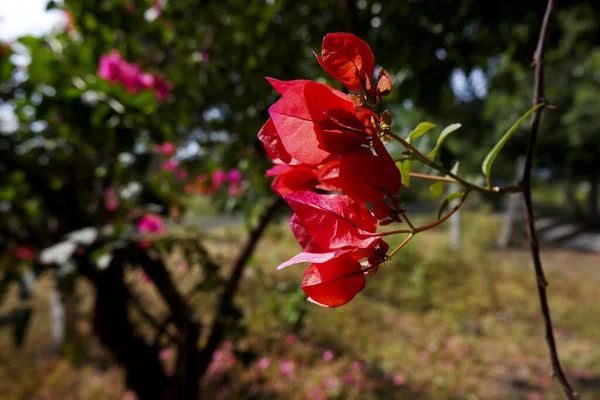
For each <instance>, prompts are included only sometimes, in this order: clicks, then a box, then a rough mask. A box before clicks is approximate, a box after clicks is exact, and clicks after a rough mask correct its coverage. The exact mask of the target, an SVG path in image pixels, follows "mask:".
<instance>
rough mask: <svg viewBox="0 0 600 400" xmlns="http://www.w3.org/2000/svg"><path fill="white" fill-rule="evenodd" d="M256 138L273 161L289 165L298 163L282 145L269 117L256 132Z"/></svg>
mask: <svg viewBox="0 0 600 400" xmlns="http://www.w3.org/2000/svg"><path fill="white" fill-rule="evenodd" d="M258 140H260V141H261V142H262V144H263V147H264V148H265V151H266V152H267V154H268V156H269V158H270V159H271V160H272V161H273V162H274V163H276V164H277V163H284V164H290V165H298V164H299V162H298V161H296V160H293V159H292V156H290V153H288V152H287V150H286V149H285V147H283V143H282V142H281V138H280V137H279V133H277V130H276V129H275V125H274V124H273V121H272V120H271V118H269V119H268V120H267V122H266V123H265V125H264V126H263V127H262V128H261V129H260V131H259V132H258Z"/></svg>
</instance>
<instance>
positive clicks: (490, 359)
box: [0, 215, 600, 400]
mask: <svg viewBox="0 0 600 400" xmlns="http://www.w3.org/2000/svg"><path fill="white" fill-rule="evenodd" d="M471 218H473V220H472V222H471V223H469V224H465V226H466V232H465V237H464V239H465V240H464V241H463V243H464V249H463V251H461V252H454V251H452V250H451V249H450V248H449V246H448V243H447V236H446V234H445V232H444V231H443V230H440V231H437V232H433V233H425V234H422V235H419V236H418V237H417V238H415V240H414V241H413V242H411V244H410V245H409V246H408V247H407V248H405V249H403V250H402V251H401V252H400V253H399V254H398V255H397V257H396V259H395V260H394V261H393V262H392V263H391V264H390V265H387V266H385V267H384V268H382V269H381V270H380V271H379V272H378V273H377V274H376V275H375V276H371V277H369V278H368V282H367V288H366V289H365V291H363V292H362V293H361V294H359V295H358V296H357V298H356V299H355V300H354V301H353V302H351V303H350V304H348V305H347V306H344V307H341V308H337V309H324V308H320V307H317V306H314V305H311V304H307V303H305V301H304V296H303V295H302V293H301V292H300V291H299V290H298V286H299V283H300V280H301V276H302V270H303V268H302V267H301V266H296V267H290V268H288V269H285V270H283V271H279V272H277V271H275V269H274V268H275V266H276V265H277V264H279V263H280V262H281V261H283V260H285V259H287V258H289V257H291V256H292V255H294V254H295V253H296V252H297V250H298V248H297V245H296V244H295V243H294V242H293V240H292V238H291V235H290V234H289V233H288V232H287V228H286V227H285V226H284V225H281V226H274V227H273V228H272V229H271V230H270V232H269V235H268V236H267V237H266V238H264V240H263V241H262V242H261V244H260V247H259V249H258V252H257V254H256V257H255V258H254V260H253V262H252V265H251V266H250V268H249V269H248V271H247V274H246V277H245V280H244V284H243V287H242V291H241V293H240V297H239V301H238V304H239V305H240V306H241V307H242V309H243V310H244V319H245V323H246V333H245V335H243V336H242V338H241V339H239V340H234V344H233V345H232V348H230V345H229V344H227V345H226V346H225V347H224V348H223V349H221V350H220V351H219V353H218V355H217V361H216V362H215V366H214V367H213V368H212V370H211V373H210V375H209V379H208V381H209V382H208V383H207V386H206V390H207V391H208V390H210V392H211V395H210V398H211V399H212V398H222V399H238V398H254V399H279V398H280V399H527V400H536V399H544V400H546V399H550V400H552V399H562V398H563V397H562V396H561V389H560V387H559V385H558V384H557V383H556V382H555V381H554V380H553V379H552V378H551V376H550V364H549V360H548V355H547V349H546V345H545V342H544V338H543V324H542V320H541V317H540V314H539V305H538V300H537V296H536V289H535V280H534V276H533V272H532V271H531V266H530V261H529V253H528V252H527V250H526V249H516V250H509V251H494V250H490V249H491V247H492V246H491V243H493V240H494V238H495V234H496V232H497V225H498V222H497V221H496V220H493V219H492V218H488V217H483V216H481V215H472V216H471ZM471 218H470V220H471ZM238 241H239V234H238V233H237V232H235V231H233V230H225V229H223V230H219V231H216V232H215V233H214V235H213V240H212V241H211V246H210V248H211V252H212V253H213V254H214V255H215V256H216V257H217V258H219V259H222V260H226V259H228V258H230V257H231V256H232V254H235V250H236V249H237V243H239V242H238ZM543 258H544V263H545V267H546V270H547V278H548V280H549V281H550V287H549V295H550V303H551V308H552V312H553V317H554V321H555V329H556V334H557V340H558V346H559V352H560V355H561V358H562V360H563V362H564V365H565V368H566V371H567V374H568V375H569V376H570V377H571V378H572V379H573V383H574V386H575V387H576V388H577V389H578V390H579V391H580V393H581V398H582V399H583V400H586V399H600V322H599V321H600V319H599V318H598V315H599V307H598V299H600V269H599V268H600V255H598V254H586V253H578V252H573V251H570V250H562V249H550V248H547V249H544V254H543ZM174 268H176V267H174ZM177 274H178V275H177V276H180V275H179V274H181V273H180V272H177ZM181 277H183V275H181ZM130 278H131V279H132V280H135V279H139V276H136V275H135V274H132V275H131V277H130ZM49 285H50V281H49V279H44V280H43V281H42V283H41V284H40V285H39V287H38V289H37V292H36V297H35V308H36V313H35V316H34V320H33V324H32V329H30V330H29V332H28V335H27V338H26V344H25V347H24V348H23V349H20V350H19V349H15V348H14V347H13V345H12V341H11V340H10V334H9V332H7V331H1V332H0V349H1V352H0V357H1V358H0V360H1V364H0V398H2V399H40V398H42V399H121V398H123V396H124V388H123V376H122V372H121V371H120V369H119V368H118V367H116V366H114V364H113V363H112V362H111V358H110V357H109V356H107V355H106V354H104V353H103V352H102V350H101V348H100V347H99V346H98V345H97V344H96V343H95V341H94V340H93V339H90V340H89V346H88V350H89V355H88V357H87V360H86V362H84V363H83V365H82V366H80V367H78V368H75V367H72V366H71V365H70V364H69V363H68V362H67V361H65V360H64V358H62V357H59V356H58V355H56V353H55V352H54V351H53V350H52V343H51V340H50V333H49V332H50V330H49V311H48V296H49V287H50V286H49ZM140 285H142V284H140ZM140 287H143V286H140ZM81 293H85V290H83V291H82V292H81ZM88 293H89V292H88ZM149 296H150V297H149V298H150V299H152V298H155V297H154V296H152V295H151V294H149ZM86 297H87V298H88V301H89V296H86ZM203 300H204V299H203V298H202V297H201V296H199V297H197V298H195V301H198V302H199V303H200V302H201V301H203ZM10 306H11V305H10V304H8V305H6V306H5V307H10ZM156 309H157V313H158V312H160V310H161V307H160V305H158V304H157V308H156ZM82 328H83V329H84V330H85V329H89V328H88V327H86V325H85V324H83V327H82Z"/></svg>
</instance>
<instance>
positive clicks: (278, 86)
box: [266, 78, 311, 96]
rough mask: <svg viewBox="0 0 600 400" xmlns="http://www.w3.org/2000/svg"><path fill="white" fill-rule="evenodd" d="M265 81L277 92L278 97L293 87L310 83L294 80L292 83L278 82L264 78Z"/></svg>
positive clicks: (305, 80)
mask: <svg viewBox="0 0 600 400" xmlns="http://www.w3.org/2000/svg"><path fill="white" fill-rule="evenodd" d="M266 79H267V81H269V83H270V84H271V86H273V89H275V90H276V91H277V93H279V94H280V95H282V96H283V95H284V94H285V92H287V91H288V90H289V89H291V88H293V87H294V86H296V85H298V84H300V85H301V84H304V83H307V82H311V81H309V80H307V79H296V80H294V81H280V80H279V79H275V78H266Z"/></svg>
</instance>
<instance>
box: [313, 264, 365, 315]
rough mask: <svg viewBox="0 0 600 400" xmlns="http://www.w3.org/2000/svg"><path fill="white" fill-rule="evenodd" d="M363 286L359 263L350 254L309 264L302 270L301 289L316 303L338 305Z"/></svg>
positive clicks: (330, 305) (354, 294) (363, 280)
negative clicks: (320, 262)
mask: <svg viewBox="0 0 600 400" xmlns="http://www.w3.org/2000/svg"><path fill="white" fill-rule="evenodd" d="M364 287H365V276H364V274H363V273H361V265H360V263H359V262H358V261H357V260H355V259H354V258H352V257H350V256H347V255H346V256H342V257H338V258H334V259H332V260H330V261H327V262H324V263H322V264H311V265H310V266H309V267H308V269H307V270H306V271H304V279H303V280H302V290H303V291H304V293H306V295H307V296H308V297H309V298H310V299H311V300H313V301H314V302H316V303H317V304H320V305H323V306H326V307H338V306H341V305H343V304H346V303H348V302H349V301H350V300H352V299H353V298H354V296H356V294H357V293H358V292H360V291H361V290H363V288H364Z"/></svg>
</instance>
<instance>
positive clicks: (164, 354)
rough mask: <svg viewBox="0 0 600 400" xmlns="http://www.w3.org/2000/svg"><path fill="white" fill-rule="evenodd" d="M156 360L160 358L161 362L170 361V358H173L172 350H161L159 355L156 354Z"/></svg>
mask: <svg viewBox="0 0 600 400" xmlns="http://www.w3.org/2000/svg"><path fill="white" fill-rule="evenodd" d="M158 358H160V359H161V360H163V361H167V360H170V359H171V358H173V349H163V350H161V351H160V353H158Z"/></svg>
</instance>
